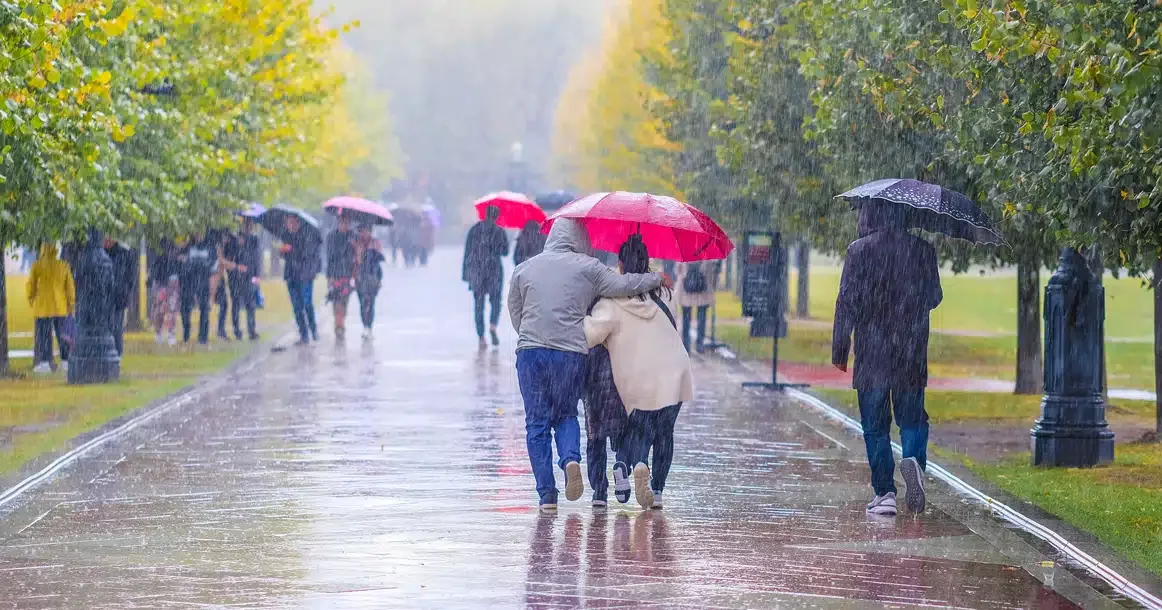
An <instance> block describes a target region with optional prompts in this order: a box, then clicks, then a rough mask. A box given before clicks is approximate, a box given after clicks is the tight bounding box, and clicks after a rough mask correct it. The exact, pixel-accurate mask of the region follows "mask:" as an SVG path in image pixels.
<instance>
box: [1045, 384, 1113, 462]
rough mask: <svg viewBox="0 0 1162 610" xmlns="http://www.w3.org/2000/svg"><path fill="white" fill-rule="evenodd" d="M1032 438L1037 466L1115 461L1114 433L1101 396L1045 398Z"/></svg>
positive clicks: (1049, 396)
mask: <svg viewBox="0 0 1162 610" xmlns="http://www.w3.org/2000/svg"><path fill="white" fill-rule="evenodd" d="M1030 435H1031V436H1032V449H1033V465H1034V466H1052V467H1065V468H1086V467H1090V466H1100V465H1102V464H1109V463H1110V462H1113V461H1114V433H1113V431H1112V430H1110V428H1109V424H1107V423H1106V420H1105V403H1104V402H1103V401H1102V398H1101V395H1100V394H1099V395H1096V396H1091V397H1066V396H1052V395H1048V396H1046V397H1045V398H1044V399H1043V400H1042V402H1041V419H1038V420H1037V424H1036V426H1034V427H1033V430H1032V431H1031V432H1030Z"/></svg>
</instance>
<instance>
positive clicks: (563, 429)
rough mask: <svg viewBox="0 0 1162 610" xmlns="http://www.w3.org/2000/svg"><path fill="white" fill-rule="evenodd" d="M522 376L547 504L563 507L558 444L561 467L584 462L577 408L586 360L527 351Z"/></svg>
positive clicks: (530, 438)
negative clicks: (556, 469)
mask: <svg viewBox="0 0 1162 610" xmlns="http://www.w3.org/2000/svg"><path fill="white" fill-rule="evenodd" d="M516 376H517V381H518V382H519V383H520V393H521V397H522V398H523V399H524V403H525V442H526V443H527V444H528V450H529V462H531V463H532V467H533V477H535V478H536V481H537V495H539V496H540V500H541V504H556V503H557V482H556V479H555V478H554V476H553V440H554V437H555V440H556V442H557V456H558V457H559V458H560V460H559V461H558V463H557V464H558V466H560V467H561V468H562V469H564V468H565V464H568V463H569V462H578V463H579V462H580V461H581V426H580V425H579V424H578V423H577V403H578V402H580V401H581V394H582V391H583V390H584V384H585V355H584V354H577V353H573V352H564V351H560V350H555V349H540V348H537V349H523V350H521V351H519V352H517V355H516Z"/></svg>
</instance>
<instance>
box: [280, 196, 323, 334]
mask: <svg viewBox="0 0 1162 610" xmlns="http://www.w3.org/2000/svg"><path fill="white" fill-rule="evenodd" d="M283 228H284V229H285V232H284V233H283V240H284V241H283V244H282V248H281V252H282V255H283V257H284V258H286V265H285V269H284V270H283V279H285V280H286V287H287V291H288V292H289V293H290V300H291V307H292V308H293V309H294V312H295V324H296V325H297V326H298V328H299V343H298V344H299V345H307V344H308V343H310V342H311V340H312V339H314V340H315V341H318V340H319V328H318V325H317V324H316V323H315V302H314V295H315V277H316V276H318V275H319V271H320V266H321V259H320V257H319V246H320V245H321V244H320V243H319V241H318V238H317V237H316V236H315V235H314V234H312V233H310V232H308V231H306V230H305V229H303V221H302V220H301V219H299V218H297V217H295V216H287V217H286V220H285V221H284V225H283Z"/></svg>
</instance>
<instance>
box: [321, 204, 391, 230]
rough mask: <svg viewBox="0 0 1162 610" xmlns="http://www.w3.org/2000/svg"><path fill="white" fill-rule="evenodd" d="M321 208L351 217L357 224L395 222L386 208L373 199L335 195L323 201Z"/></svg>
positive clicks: (337, 214) (388, 223)
mask: <svg viewBox="0 0 1162 610" xmlns="http://www.w3.org/2000/svg"><path fill="white" fill-rule="evenodd" d="M323 209H325V210H327V211H328V212H331V213H332V214H334V215H336V216H345V217H348V218H351V219H352V220H354V221H355V222H356V223H358V224H372V225H391V224H395V219H394V218H393V217H392V215H391V212H389V211H388V210H387V208H385V207H383V206H382V205H380V204H378V203H375V202H374V201H368V200H366V199H360V198H358V197H335V198H334V199H330V200H328V201H327V202H326V203H324V204H323Z"/></svg>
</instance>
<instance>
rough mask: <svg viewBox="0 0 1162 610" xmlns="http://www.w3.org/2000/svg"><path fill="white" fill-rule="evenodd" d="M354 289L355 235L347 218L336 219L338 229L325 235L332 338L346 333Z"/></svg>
mask: <svg viewBox="0 0 1162 610" xmlns="http://www.w3.org/2000/svg"><path fill="white" fill-rule="evenodd" d="M354 289H355V235H354V233H353V232H352V231H351V219H350V218H348V217H346V216H340V217H339V223H338V226H337V227H336V229H335V230H334V231H332V232H331V233H330V234H329V235H327V301H328V302H330V303H331V306H332V307H333V309H334V313H335V338H336V339H342V338H343V336H344V334H345V333H346V332H347V304H348V303H349V302H350V301H351V291H352V290H354Z"/></svg>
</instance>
